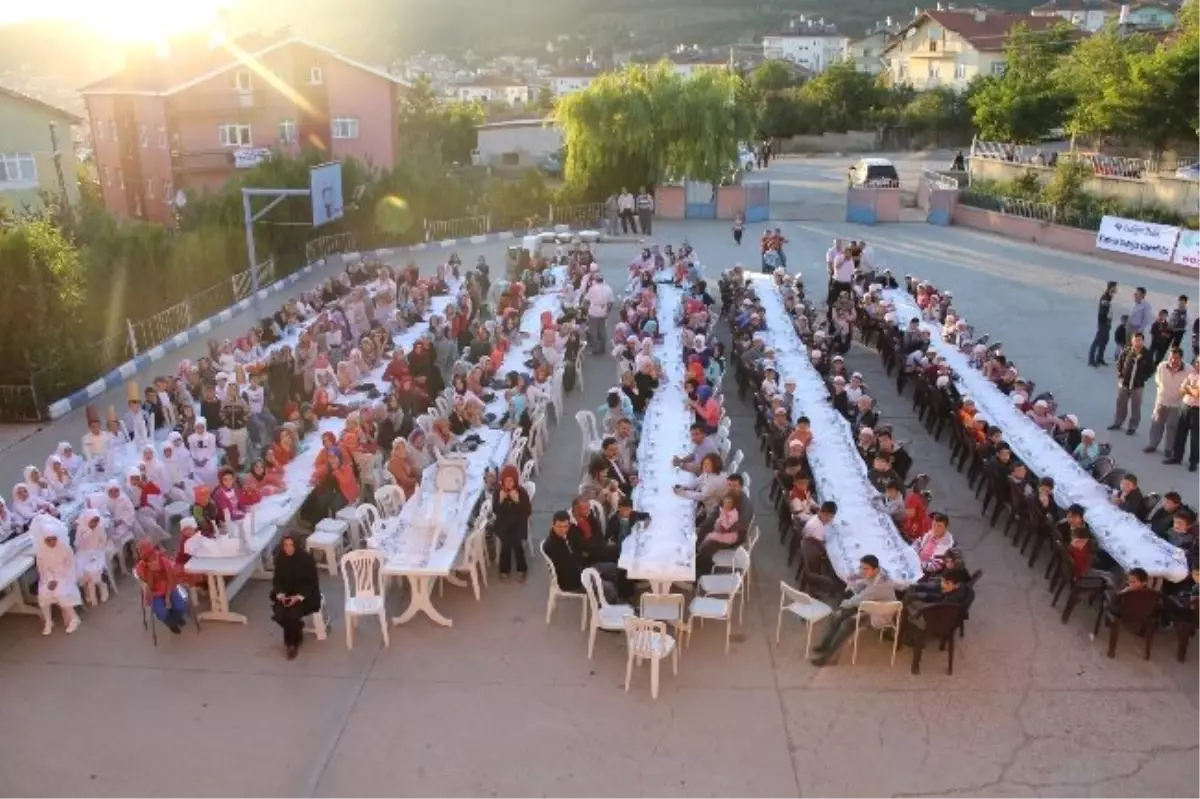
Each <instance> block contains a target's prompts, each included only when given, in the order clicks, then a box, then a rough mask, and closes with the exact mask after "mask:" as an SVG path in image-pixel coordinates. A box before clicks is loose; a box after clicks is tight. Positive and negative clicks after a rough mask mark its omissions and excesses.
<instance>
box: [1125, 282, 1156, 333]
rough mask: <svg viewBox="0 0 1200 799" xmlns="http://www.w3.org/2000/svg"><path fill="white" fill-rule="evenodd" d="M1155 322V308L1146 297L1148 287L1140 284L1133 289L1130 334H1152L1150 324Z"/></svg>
mask: <svg viewBox="0 0 1200 799" xmlns="http://www.w3.org/2000/svg"><path fill="white" fill-rule="evenodd" d="M1152 324H1154V308H1153V307H1152V306H1151V305H1150V302H1149V301H1148V300H1147V299H1146V288H1145V287H1144V286H1138V287H1137V288H1136V289H1134V290H1133V308H1132V309H1130V311H1129V334H1130V335H1132V334H1133V333H1141V334H1142V335H1143V336H1148V335H1150V325H1152Z"/></svg>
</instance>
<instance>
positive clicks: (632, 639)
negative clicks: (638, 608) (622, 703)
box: [625, 616, 679, 699]
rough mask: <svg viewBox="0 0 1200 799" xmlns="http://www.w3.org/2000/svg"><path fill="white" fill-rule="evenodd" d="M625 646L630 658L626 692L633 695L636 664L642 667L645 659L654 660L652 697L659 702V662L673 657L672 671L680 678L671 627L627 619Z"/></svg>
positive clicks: (651, 671) (647, 621) (626, 669)
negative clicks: (669, 632) (669, 631)
mask: <svg viewBox="0 0 1200 799" xmlns="http://www.w3.org/2000/svg"><path fill="white" fill-rule="evenodd" d="M625 643H626V645H627V647H628V649H629V655H628V658H627V660H626V661H625V691H626V693H628V692H629V683H630V681H631V680H632V679H633V666H634V663H637V664H638V665H641V663H642V661H643V660H649V661H650V697H651V698H652V699H658V663H659V661H660V660H664V659H665V658H668V657H669V658H671V672H672V673H673V674H674V675H675V676H676V677H678V676H679V647H678V646H676V644H675V639H674V638H672V637H671V636H670V635H668V634H667V625H666V624H664V623H663V622H661V621H654V620H653V619H639V618H638V617H637V616H627V617H626V618H625Z"/></svg>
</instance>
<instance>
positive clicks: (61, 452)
mask: <svg viewBox="0 0 1200 799" xmlns="http://www.w3.org/2000/svg"><path fill="white" fill-rule="evenodd" d="M54 454H55V455H57V456H58V459H59V460H60V461H61V462H62V465H63V468H64V469H66V470H67V473H68V474H69V475H71V476H72V477H74V476H75V475H77V474H79V470H80V469H82V468H83V458H81V457H80V456H79V455H78V454H77V453H76V452H75V449H74V448H73V447H72V446H71V445H70V444H69V443H67V442H66V441H60V442H58V446H57V447H55V449H54Z"/></svg>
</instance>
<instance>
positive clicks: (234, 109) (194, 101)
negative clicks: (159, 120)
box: [167, 89, 268, 117]
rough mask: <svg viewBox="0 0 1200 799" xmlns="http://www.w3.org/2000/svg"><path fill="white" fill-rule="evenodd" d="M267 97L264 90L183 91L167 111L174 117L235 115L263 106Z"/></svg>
mask: <svg viewBox="0 0 1200 799" xmlns="http://www.w3.org/2000/svg"><path fill="white" fill-rule="evenodd" d="M267 99H268V98H267V92H266V91H248V92H240V91H236V90H234V89H228V90H226V91H219V92H184V93H183V94H182V95H181V96H180V97H179V98H177V99H173V100H172V101H171V102H170V104H169V105H168V107H167V111H168V113H169V114H171V115H173V116H175V117H205V116H210V117H237V115H239V114H247V113H250V112H253V111H257V110H259V109H261V108H263V107H265V106H266V104H267Z"/></svg>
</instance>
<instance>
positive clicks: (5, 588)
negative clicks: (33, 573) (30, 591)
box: [0, 533, 39, 616]
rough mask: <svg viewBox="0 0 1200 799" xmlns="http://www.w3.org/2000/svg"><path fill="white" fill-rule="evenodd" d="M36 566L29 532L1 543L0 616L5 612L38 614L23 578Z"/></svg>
mask: <svg viewBox="0 0 1200 799" xmlns="http://www.w3.org/2000/svg"><path fill="white" fill-rule="evenodd" d="M33 566H34V555H33V541H32V539H30V537H29V534H28V533H22V534H21V535H18V536H14V537H13V538H10V539H9V540H8V541H5V542H4V543H3V544H0V616H3V615H4V614H5V613H23V614H27V615H33V616H36V615H38V613H39V611H38V608H37V605H35V604H34V603H33V602H32V601H31V600H30V598H29V596H28V595H27V593H26V588H25V584H24V582H23V581H22V578H24V576H25V575H26V573H28V572H29V570H30V569H32V568H33Z"/></svg>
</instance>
